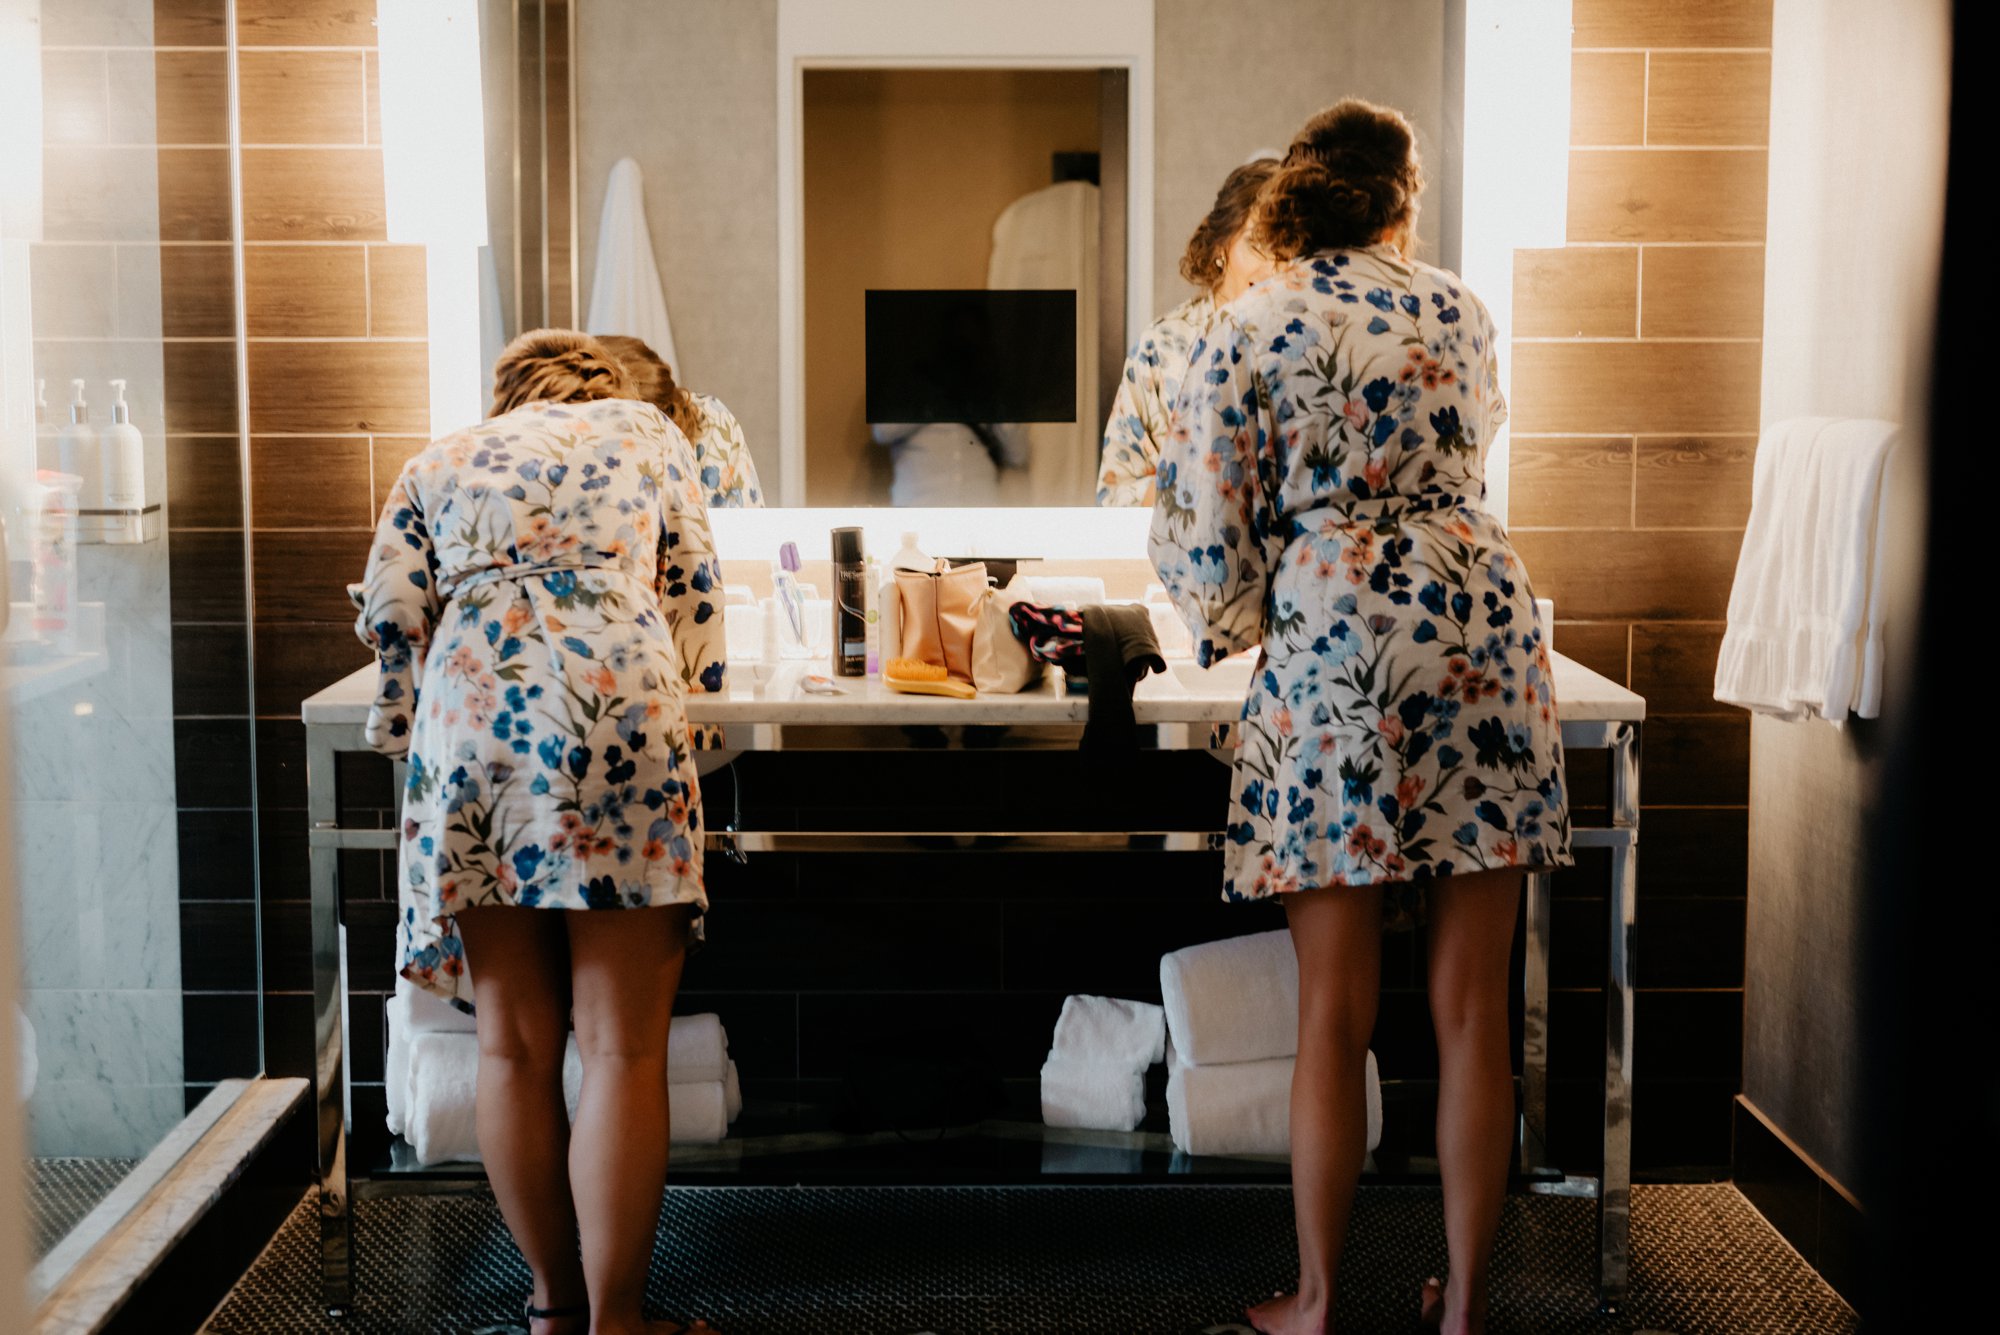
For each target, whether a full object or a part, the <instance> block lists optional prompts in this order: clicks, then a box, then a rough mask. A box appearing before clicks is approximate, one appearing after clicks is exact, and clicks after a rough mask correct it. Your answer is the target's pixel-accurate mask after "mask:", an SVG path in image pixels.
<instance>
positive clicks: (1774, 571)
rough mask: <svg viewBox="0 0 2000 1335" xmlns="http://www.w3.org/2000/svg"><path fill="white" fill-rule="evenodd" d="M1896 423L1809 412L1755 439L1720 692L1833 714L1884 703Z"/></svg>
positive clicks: (1771, 710)
mask: <svg viewBox="0 0 2000 1335" xmlns="http://www.w3.org/2000/svg"><path fill="white" fill-rule="evenodd" d="M1896 434H1897V428H1896V425H1895V424H1894V423H1892V422H1876V421H1862V420H1858V419H1836V418H1826V417H1803V418H1795V419H1793V420H1791V421H1786V422H1778V423H1775V424H1774V425H1772V426H1771V427H1770V428H1769V429H1767V430H1766V431H1765V433H1764V437H1763V439H1762V440H1760V441H1759V442H1758V445H1757V468H1756V475H1755V477H1754V478H1753V480H1752V486H1751V495H1750V523H1749V526H1748V528H1747V529H1746V531H1745V532H1744V535H1743V550H1742V554H1741V555H1740V556H1739V557H1738V558H1737V562H1736V580H1735V583H1734V585H1733V586H1732V587H1731V588H1730V591H1729V627H1728V630H1727V631H1726V632H1725V633H1724V634H1723V638H1722V651H1721V653H1720V654H1719V655H1718V656H1717V661H1716V667H1715V698H1716V699H1718V700H1720V701H1722V702H1723V703H1725V704H1732V705H1740V706H1742V707H1743V708H1745V709H1749V710H1753V711H1755V712H1757V713H1760V714H1771V715H1775V716H1776V717H1778V718H1785V719H1797V718H1805V717H1811V716H1818V717H1820V718H1823V719H1826V720H1827V721H1829V722H1832V723H1840V722H1843V721H1845V720H1846V718H1847V716H1848V715H1849V714H1850V713H1852V714H1854V715H1855V716H1856V717H1859V718H1874V717H1875V716H1876V714H1877V712H1878V711H1879V710H1880V708H1881V702H1882V660H1883V652H1884V650H1883V620H1884V615H1885V613H1886V611H1887V609H1886V608H1885V607H1884V605H1883V596H1882V577H1883V576H1882V551H1883V548H1884V547H1885V546H1886V542H1885V536H1886V525H1887V522H1888V519H1889V516H1890V514H1891V510H1892V507H1891V505H1890V504H1889V499H1888V496H1887V490H1888V488H1887V478H1888V466H1889V456H1890V453H1891V451H1892V450H1893V449H1894V447H1895V442H1896Z"/></svg>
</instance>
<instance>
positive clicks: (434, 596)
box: [350, 330, 724, 1335]
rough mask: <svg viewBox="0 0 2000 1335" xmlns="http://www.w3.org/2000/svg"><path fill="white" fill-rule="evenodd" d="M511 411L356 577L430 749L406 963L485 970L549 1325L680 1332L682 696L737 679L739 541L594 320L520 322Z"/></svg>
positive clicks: (417, 761) (456, 973)
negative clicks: (677, 1155) (658, 1273)
mask: <svg viewBox="0 0 2000 1335" xmlns="http://www.w3.org/2000/svg"><path fill="white" fill-rule="evenodd" d="M493 413H494V416H493V417H492V418H490V419H489V420H487V421H485V422H482V423H480V424H479V425H478V426H476V427H471V428H468V429H466V430H464V431H460V432H456V433H454V434H452V435H449V436H446V437H444V438H443V439H441V440H438V441H436V442H434V443H433V444H431V445H429V446H427V447H426V448H425V449H424V450H423V451H421V452H420V453H419V454H418V455H417V456H416V457H415V458H413V459H412V460H410V462H409V464H408V465H407V466H405V468H404V469H403V471H402V474H401V475H400V476H399V477H398V478H397V479H396V483H395V485H394V486H393V487H392V488H391V489H390V492H389V496H388V500H387V502H386V504H385V505H384V507H383V511H382V518H381V522H380V524H379V526H378V529H377V532H376V536H375V545H374V548H373V550H372V552H371V554H370V556H369V560H368V570H367V574H366V576H365V578H364V579H363V582H362V583H360V584H358V585H355V586H353V587H352V588H351V590H350V592H351V594H352V595H353V597H354V600H355V602H356V604H357V605H358V606H359V607H360V608H361V616H360V620H359V623H358V624H357V627H356V629H357V631H358V632H359V633H360V635H361V638H362V639H363V640H364V641H365V642H367V643H368V644H369V645H370V647H372V648H373V649H374V650H375V651H376V653H377V655H378V656H379V658H380V660H381V677H380V685H379V688H378V693H377V695H376V699H375V702H374V706H373V708H372V710H371V711H370V714H369V719H368V725H367V738H368V742H369V744H370V745H371V746H373V747H374V748H375V749H376V750H378V751H381V752H384V753H385V754H388V755H395V756H401V755H407V756H408V758H409V781H408V785H407V787H406V788H405V791H404V807H403V818H404V819H403V830H404V838H403V846H402V853H401V859H400V875H399V878H398V879H399V896H400V899H401V910H402V911H401V913H400V915H399V926H398V934H397V949H398V956H399V957H398V960H397V964H398V968H399V971H400V972H401V974H402V976H403V977H404V978H406V979H408V980H409V981H410V982H412V983H413V984H415V985H417V986H418V987H421V988H423V989H425V990H426V991H428V992H430V993H432V994H433V995H435V996H438V997H440V998H442V999H444V1000H445V1001H448V1002H451V1003H453V1004H454V1005H457V1006H459V1007H460V1008H462V1009H475V1007H474V1005H473V1002H474V996H473V983H472V977H473V976H472V973H471V972H470V971H472V970H476V971H477V978H478V985H477V1006H476V1009H475V1014H476V1017H477V1019H478V1029H479V1034H478V1040H479V1077H478V1093H477V1104H476V1108H477V1119H478V1132H479V1148H480V1153H481V1156H482V1158H483V1159H484V1160H485V1163H486V1170H487V1176H488V1178H489V1179H490V1180H491V1182H492V1185H493V1193H494V1195H495V1197H496V1198H497V1199H498V1201H499V1204H500V1211H501V1214H502V1216H503V1217H504V1218H505V1219H506V1221H507V1227H508V1230H509V1231H510V1232H511V1233H512V1234H513V1236H514V1240H515V1242H516V1243H517V1244H519V1246H520V1249H521V1254H522V1256H523V1257H524V1258H525V1259H526V1260H527V1263H528V1266H529V1269H530V1270H531V1271H532V1273H533V1280H534V1289H533V1293H532V1295H531V1296H530V1298H529V1300H528V1312H527V1315H528V1324H529V1329H530V1331H531V1332H532V1335H583V1332H585V1331H586V1330H588V1331H592V1332H598V1335H638V1332H641V1331H646V1330H649V1329H650V1330H654V1331H656V1332H657V1331H658V1330H659V1329H660V1328H658V1327H649V1326H648V1325H647V1323H646V1322H645V1321H644V1319H643V1317H642V1315H641V1302H642V1300H643V1298H644V1296H645V1288H646V1273H647V1267H648V1264H649V1263H650V1261H651V1259H652V1255H653V1233H654V1229H655V1227H656V1225H657V1223H658V1220H659V1213H660V1201H661V1195H662V1192H663V1190H664V1188H665V1183H666V1173H667V1145H668V1141H669V1138H670V1125H669V1109H668V1099H667V1092H668V1080H669V1073H668V1070H667V1036H668V1025H669V1019H670V1016H671V1013H672V1010H673V999H674V993H675V991H676V989H677V988H678V986H679V983H680V975H681V963H682V959H683V957H684V954H685V950H686V945H687V942H688V940H689V937H690V934H691V932H692V931H695V930H698V923H699V920H700V917H701V914H702V913H703V911H704V910H705V909H706V907H707V904H708V896H707V892H706V891H705V889H704V888H703V880H702V820H701V792H700V787H699V784H698V782H697V780H696V777H695V766H694V756H693V754H692V751H691V748H690V746H689V742H688V731H687V719H686V715H685V713H684V712H683V709H682V705H681V701H682V699H683V697H684V696H685V695H686V694H687V693H689V692H692V691H719V690H721V689H722V687H723V672H724V660H723V643H722V618H721V617H720V616H717V615H716V612H717V611H718V610H719V606H718V604H717V600H716V594H717V592H718V591H719V589H720V586H721V583H722V570H721V563H720V561H719V560H718V559H717V558H716V557H715V555H714V545H713V543H712V542H711V541H710V538H709V529H708V517H707V507H706V505H705V503H704V498H703V493H702V487H701V485H700V483H699V482H698V481H697V480H696V477H695V467H694V455H693V451H692V450H691V449H690V448H689V444H688V441H687V439H686V438H685V437H684V436H683V435H682V434H681V432H680V431H679V430H677V429H676V428H675V427H674V425H673V424H672V423H671V422H669V421H668V420H667V419H666V418H665V417H664V416H662V415H661V414H660V413H659V412H657V411H656V410H655V409H654V408H652V407H651V406H650V405H648V404H646V403H642V402H639V401H637V400H636V398H635V397H634V391H633V389H632V387H631V385H630V384H629V382H628V381H627V380H626V378H625V374H624V371H623V369H622V368H621V367H620V365H619V363H618V362H617V361H615V360H614V359H613V358H612V356H611V354H610V353H609V352H607V351H605V349H604V347H603V346H602V345H601V344H599V343H598V342H597V341H596V340H594V339H592V338H590V337H589V336H587V335H584V334H578V333H574V332H571V331H567V330H537V331H535V332H534V333H530V334H523V335H522V336H521V337H520V338H518V339H516V340H514V342H513V343H512V344H510V345H509V346H508V348H507V350H506V352H505V353H503V354H502V355H501V358H500V361H499V363H498V365H497V366H496V367H495V368H494V403H493ZM572 1024H573V1025H574V1028H575V1031H576V1040H577V1046H578V1048H579V1049H580V1050H581V1053H582V1056H583V1090H582V1096H581V1099H580V1101H579V1103H578V1106H577V1111H576V1120H575V1125H574V1128H572V1126H571V1123H570V1119H569V1117H568V1115H567V1111H566V1108H565V1104H564V1097H563V1078H562V1071H563V1055H564V1048H565V1046H566V1043H567V1039H568V1035H569V1032H570V1029H571V1027H572Z"/></svg>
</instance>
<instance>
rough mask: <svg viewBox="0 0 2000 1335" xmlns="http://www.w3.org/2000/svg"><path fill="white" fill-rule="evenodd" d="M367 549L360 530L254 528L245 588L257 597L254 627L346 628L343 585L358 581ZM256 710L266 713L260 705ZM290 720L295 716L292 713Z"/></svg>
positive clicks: (349, 615)
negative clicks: (306, 624) (317, 624)
mask: <svg viewBox="0 0 2000 1335" xmlns="http://www.w3.org/2000/svg"><path fill="white" fill-rule="evenodd" d="M370 545H371V544H370V535H369V534H368V533H366V532H363V531H360V530H355V531H352V532H348V531H345V530H340V529H259V530H257V531H256V532H254V533H252V534H251V567H252V574H251V583H252V585H253V586H254V589H255V593H256V597H257V624H258V626H259V627H262V626H263V625H264V624H265V623H267V622H274V621H325V622H330V623H334V624H338V625H352V624H353V622H354V604H353V603H351V602H349V601H348V599H347V586H348V584H349V583H351V582H353V581H354V580H358V579H360V578H361V576H362V573H363V571H364V570H365V568H366V567H367V564H368V549H369V546H370ZM330 679H331V678H329V680H330ZM322 684H324V683H322ZM259 709H260V710H262V711H263V712H267V713H268V712H271V711H270V710H269V708H268V707H267V705H264V704H260V705H259ZM293 717H297V715H296V712H294V714H293Z"/></svg>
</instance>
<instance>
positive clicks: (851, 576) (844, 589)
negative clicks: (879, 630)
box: [833, 528, 868, 677]
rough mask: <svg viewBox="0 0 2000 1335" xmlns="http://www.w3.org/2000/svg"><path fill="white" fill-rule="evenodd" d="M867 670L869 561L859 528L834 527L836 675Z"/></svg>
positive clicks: (845, 675) (834, 662)
mask: <svg viewBox="0 0 2000 1335" xmlns="http://www.w3.org/2000/svg"><path fill="white" fill-rule="evenodd" d="M867 673H868V561H867V552H866V551H865V550H864V549H863V541H862V532H861V530H860V529H858V528H837V529H835V530H833V674H834V675H835V676H836V677H862V676H866V675H867Z"/></svg>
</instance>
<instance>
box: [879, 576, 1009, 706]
mask: <svg viewBox="0 0 2000 1335" xmlns="http://www.w3.org/2000/svg"><path fill="white" fill-rule="evenodd" d="M986 592H987V589H986V564H985V563H984V562H983V561H974V562H972V563H971V564H970V565H962V566H947V565H946V564H945V563H944V562H943V561H940V562H938V564H937V569H935V570H898V571H897V572H896V598H897V601H898V602H900V603H901V604H902V607H901V609H900V611H901V620H902V633H901V634H900V636H898V639H899V640H900V643H899V644H898V645H897V649H896V652H897V654H898V655H899V656H901V657H903V658H915V659H918V660H920V661H922V662H925V663H940V664H942V665H943V666H944V669H945V671H947V672H949V673H950V674H951V675H952V676H954V677H956V678H958V679H959V680H960V681H971V680H972V641H973V629H974V627H975V626H976V625H977V624H978V620H979V616H978V613H979V602H980V600H981V598H982V597H983V596H984V595H985V594H986Z"/></svg>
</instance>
